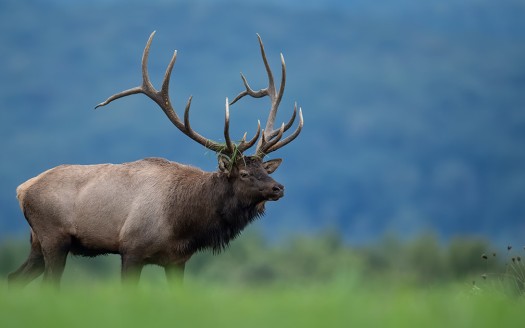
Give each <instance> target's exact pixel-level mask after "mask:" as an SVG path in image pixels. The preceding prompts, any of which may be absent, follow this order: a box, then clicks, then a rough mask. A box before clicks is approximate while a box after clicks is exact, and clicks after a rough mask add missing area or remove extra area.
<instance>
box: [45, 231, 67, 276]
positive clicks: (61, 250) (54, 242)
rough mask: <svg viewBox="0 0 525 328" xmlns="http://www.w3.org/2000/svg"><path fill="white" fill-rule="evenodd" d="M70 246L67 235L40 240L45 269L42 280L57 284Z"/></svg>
mask: <svg viewBox="0 0 525 328" xmlns="http://www.w3.org/2000/svg"><path fill="white" fill-rule="evenodd" d="M70 247H71V238H70V237H69V236H61V237H58V236H56V237H55V238H49V239H47V240H46V241H45V242H42V253H43V254H44V260H45V263H46V265H45V269H44V281H45V282H46V283H50V284H52V285H55V286H58V285H59V284H60V279H61V278H62V274H63V273H64V267H65V266H66V260H67V254H68V253H69V249H70Z"/></svg>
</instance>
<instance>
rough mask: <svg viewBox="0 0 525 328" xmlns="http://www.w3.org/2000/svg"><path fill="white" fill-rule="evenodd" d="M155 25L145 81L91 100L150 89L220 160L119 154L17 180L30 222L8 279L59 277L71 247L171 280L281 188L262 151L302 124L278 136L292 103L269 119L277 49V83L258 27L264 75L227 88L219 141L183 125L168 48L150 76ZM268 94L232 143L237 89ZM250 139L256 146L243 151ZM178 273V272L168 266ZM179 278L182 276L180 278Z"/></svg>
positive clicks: (132, 271)
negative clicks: (260, 83)
mask: <svg viewBox="0 0 525 328" xmlns="http://www.w3.org/2000/svg"><path fill="white" fill-rule="evenodd" d="M154 34H155V32H153V33H152V34H151V36H150V37H149V40H148V42H147V44H146V47H145V49H144V53H143V56H142V85H141V86H139V87H135V88H131V89H128V90H125V91H122V92H120V93H117V94H114V95H112V96H111V97H109V98H108V99H107V100H106V101H104V102H102V103H100V104H99V105H97V106H96V107H100V106H105V105H107V104H109V103H110V102H112V101H113V100H116V99H119V98H122V97H126V96H129V95H133V94H137V93H143V94H145V95H146V96H148V97H149V98H151V99H152V100H153V101H154V102H155V103H157V105H158V106H159V107H160V108H161V109H162V111H163V112H164V113H165V114H166V116H167V117H168V119H169V120H170V121H171V123H173V125H175V126H176V127H177V129H179V130H180V131H181V132H182V133H184V134H185V135H186V136H188V137H189V138H191V139H193V140H195V141H196V142H197V143H199V144H201V145H202V146H204V147H206V148H207V149H209V150H211V151H213V152H215V153H217V155H218V170H217V171H216V172H205V171H202V170H200V169H199V168H196V167H193V166H189V165H183V164H179V163H176V162H170V161H168V160H165V159H161V158H146V159H142V160H138V161H136V162H131V163H123V164H98V165H60V166H57V167H55V168H52V169H50V170H48V171H45V172H43V173H41V174H40V175H38V176H36V177H34V178H32V179H29V180H27V181H26V182H24V183H23V184H21V185H20V186H19V187H18V188H17V198H18V201H19V203H20V208H21V209H22V211H23V213H24V216H25V218H26V220H27V222H28V223H29V225H30V227H31V229H30V232H31V239H30V240H31V251H30V254H29V257H28V259H27V260H26V261H25V262H24V263H23V264H22V265H21V266H20V268H19V269H18V270H16V271H15V272H13V273H11V274H10V275H9V277H8V281H9V284H10V285H12V284H13V283H18V284H21V285H25V284H27V283H29V282H30V281H32V280H33V279H35V278H36V277H38V276H39V275H41V274H42V273H43V274H44V278H43V279H44V281H47V282H51V283H53V284H57V285H58V284H59V282H60V279H61V276H62V273H63V271H64V266H65V264H66V258H67V255H68V253H72V254H74V255H82V256H97V255H100V254H120V256H121V263H122V267H121V275H122V278H123V280H126V279H129V280H130V281H132V282H133V283H136V282H137V281H138V279H139V278H140V272H141V270H142V268H143V266H144V265H146V264H156V265H159V266H162V267H164V269H165V272H166V276H167V277H168V279H169V280H171V279H170V277H172V276H179V277H180V276H181V275H182V274H183V272H184V266H185V263H186V262H187V261H188V260H189V259H190V257H191V256H192V255H193V254H194V253H195V252H197V251H199V250H203V249H212V250H213V251H215V252H218V251H221V250H222V249H224V248H225V247H226V246H227V245H228V243H229V242H230V240H232V239H233V238H235V237H236V236H238V235H239V233H240V232H241V231H242V230H243V229H244V228H245V227H246V225H247V224H249V223H250V222H252V221H253V220H254V219H256V218H257V217H260V216H261V215H263V214H264V209H265V203H266V202H267V201H276V200H278V199H280V198H281V197H283V195H284V186H283V185H281V184H279V183H278V182H276V181H275V180H274V179H272V178H271V177H270V174H271V173H273V172H274V171H275V170H276V169H277V167H278V166H279V165H280V164H281V161H282V160H281V159H272V160H268V161H266V162H263V158H264V157H265V156H266V155H268V154H269V153H271V152H274V151H276V150H278V149H279V148H281V147H283V146H285V145H286V144H288V143H290V142H291V141H292V140H294V139H295V138H296V137H297V136H298V135H299V133H300V132H301V129H302V127H303V116H302V112H301V109H299V123H298V124H297V127H296V129H295V130H294V132H293V133H291V134H289V135H288V136H287V137H285V138H283V135H284V133H285V132H286V131H287V130H289V129H290V127H292V126H293V123H294V120H295V118H296V114H297V105H295V106H294V111H293V114H292V116H291V118H290V120H289V122H288V123H287V124H284V123H283V124H282V125H281V126H280V127H278V128H274V121H275V117H276V114H277V110H278V107H279V104H280V102H281V99H282V96H283V92H284V87H285V82H286V66H285V63H284V58H283V56H282V54H281V70H282V77H281V83H280V86H279V89H276V86H275V83H274V78H273V74H272V71H271V69H270V66H269V64H268V61H267V59H266V54H265V51H264V46H263V43H262V41H261V38H260V36H259V35H257V37H258V39H259V46H260V51H261V55H262V59H263V62H264V66H265V68H266V73H267V76H268V86H267V87H266V88H264V89H261V90H257V91H256V90H253V89H252V88H251V87H250V86H249V84H248V82H247V80H246V78H245V77H244V75H242V73H241V78H242V81H243V84H244V87H245V90H243V91H242V92H241V93H239V95H237V96H236V97H235V98H234V100H233V101H231V102H229V101H228V98H226V105H225V120H224V143H221V142H216V141H212V140H210V139H207V138H205V137H203V136H202V135H200V134H199V133H197V132H195V131H194V130H193V129H192V128H191V126H190V120H189V111H190V105H191V97H190V98H189V100H188V102H187V104H186V108H185V110H184V118H183V119H182V120H181V119H180V117H179V116H178V115H177V113H176V112H175V111H174V109H173V107H172V102H171V100H170V97H169V83H170V76H171V72H172V69H173V65H174V63H175V59H176V57H177V52H176V51H175V52H174V54H173V56H172V58H171V61H170V63H169V65H168V67H167V69H166V73H165V75H164V79H163V81H162V86H161V89H160V91H158V90H156V89H155V88H154V87H153V85H152V84H151V82H150V79H149V75H148V65H147V64H148V54H149V49H150V45H151V41H152V39H153V36H154ZM245 96H251V97H254V98H261V97H265V96H267V97H269V99H270V101H271V107H270V113H269V115H268V120H267V122H266V127H265V128H264V129H263V130H262V131H261V123H260V121H259V123H258V126H257V131H256V133H255V135H254V136H253V137H252V138H251V139H249V140H247V139H246V134H244V137H243V138H242V139H241V140H240V142H238V143H235V142H233V141H232V139H231V138H230V133H229V125H230V114H229V106H230V105H233V104H234V103H235V102H237V101H238V100H239V99H241V98H243V97H245ZM255 144H257V145H256V148H255V153H254V154H253V155H250V156H248V155H245V154H244V153H245V152H246V151H247V150H248V149H249V148H251V147H253V146H254V145H255ZM177 272H178V273H179V274H175V273H177ZM179 279H180V278H179Z"/></svg>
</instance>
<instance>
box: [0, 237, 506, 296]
mask: <svg viewBox="0 0 525 328" xmlns="http://www.w3.org/2000/svg"><path fill="white" fill-rule="evenodd" d="M28 248H29V242H28V241H22V240H6V241H4V242H3V243H2V244H0V276H1V277H2V279H5V277H6V276H7V274H8V273H9V272H11V271H13V270H15V269H16V268H17V267H18V266H19V265H20V264H22V262H23V261H24V260H25V259H26V257H27V255H28V252H29V250H28ZM494 253H495V248H494V246H492V245H491V244H490V243H489V242H488V241H487V240H485V239H481V238H474V237H457V238H454V239H452V240H450V241H449V242H447V243H442V242H441V241H439V240H438V238H437V236H436V235H435V234H433V233H426V234H421V235H419V236H417V237H415V238H413V239H410V240H402V239H401V238H398V237H396V236H394V235H386V236H384V237H383V238H382V239H380V240H379V241H377V242H375V243H370V244H366V245H361V246H350V245H348V244H347V243H345V242H344V240H343V238H342V236H341V235H340V234H339V233H337V232H335V231H327V232H325V233H323V234H320V235H318V236H315V237H314V236H297V237H294V238H289V239H286V240H284V241H281V242H269V241H268V240H267V239H266V238H264V237H263V236H262V234H261V233H258V232H254V231H252V230H250V231H248V232H247V233H245V234H244V235H243V236H242V237H240V238H239V239H237V240H235V241H233V242H232V244H231V246H230V248H229V249H227V250H226V251H224V252H222V253H220V254H212V253H211V252H203V253H199V254H196V255H195V256H194V257H193V258H192V259H191V260H190V261H189V262H188V264H187V266H186V279H195V280H198V281H202V282H206V283H220V284H227V285H232V286H260V285H265V284H283V285H287V286H288V285H300V286H302V285H305V286H306V285H312V284H324V283H327V284H328V283H332V282H334V281H335V282H341V283H344V284H361V283H363V284H370V285H372V284H379V285H385V284H395V285H400V284H401V285H404V284H406V285H416V286H427V285H436V284H441V283H450V282H461V283H471V282H472V281H474V280H478V281H479V280H481V279H482V277H484V276H483V275H485V276H486V274H487V273H496V272H501V271H502V270H503V269H502V268H503V265H504V261H505V257H504V256H500V257H501V259H498V260H487V259H486V257H487V256H490V257H494V256H495V255H494ZM486 254H488V255H486ZM119 270H120V258H119V257H118V256H116V255H108V256H99V257H96V258H83V257H74V256H70V257H69V259H68V264H67V266H66V271H65V276H64V279H65V281H66V282H67V281H69V282H75V283H81V282H82V283H83V282H86V281H91V282H96V281H105V280H111V281H113V280H114V281H118V279H119V278H120V275H119ZM164 279H165V278H164V274H163V271H162V269H161V268H159V267H153V266H148V267H145V270H144V272H143V280H146V281H148V280H149V281H150V282H151V281H154V282H155V283H158V282H160V283H165V282H164ZM161 281H162V282H161Z"/></svg>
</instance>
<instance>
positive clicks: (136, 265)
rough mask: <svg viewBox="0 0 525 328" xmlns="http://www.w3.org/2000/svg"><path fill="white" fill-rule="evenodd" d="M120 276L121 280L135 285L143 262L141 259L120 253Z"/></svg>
mask: <svg viewBox="0 0 525 328" xmlns="http://www.w3.org/2000/svg"><path fill="white" fill-rule="evenodd" d="M121 259H122V268H121V277H122V282H123V283H126V284H128V285H132V286H136V285H137V284H138V282H139V280H140V273H141V272H142V267H143V266H144V263H143V261H142V260H141V259H138V258H136V257H134V256H129V255H122V256H121Z"/></svg>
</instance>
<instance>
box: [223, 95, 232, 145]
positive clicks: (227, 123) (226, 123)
mask: <svg viewBox="0 0 525 328" xmlns="http://www.w3.org/2000/svg"><path fill="white" fill-rule="evenodd" d="M224 108H225V110H224V111H225V113H226V114H225V117H224V141H225V142H226V148H227V149H228V152H229V153H230V154H233V151H234V149H233V144H232V140H231V139H230V105H229V103H228V97H226V105H225V107H224Z"/></svg>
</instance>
